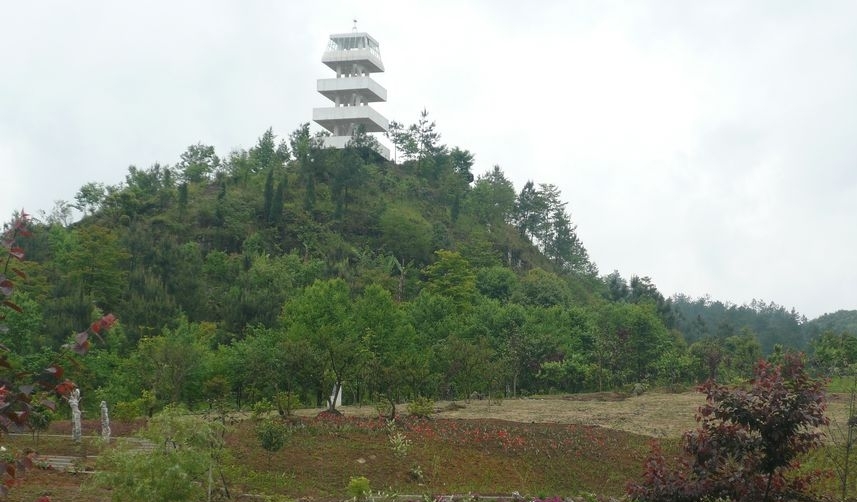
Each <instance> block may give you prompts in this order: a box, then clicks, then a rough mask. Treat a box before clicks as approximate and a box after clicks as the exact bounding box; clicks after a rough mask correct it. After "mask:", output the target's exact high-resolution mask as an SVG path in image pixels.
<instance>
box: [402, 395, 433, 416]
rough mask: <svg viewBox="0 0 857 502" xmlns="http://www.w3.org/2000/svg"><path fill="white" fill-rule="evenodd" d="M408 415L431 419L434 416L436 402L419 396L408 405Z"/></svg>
mask: <svg viewBox="0 0 857 502" xmlns="http://www.w3.org/2000/svg"><path fill="white" fill-rule="evenodd" d="M408 413H410V414H411V416H414V417H420V418H431V416H432V415H433V414H434V400H432V399H429V398H427V397H423V396H419V397H417V398H416V399H414V400H413V401H411V402H410V403H408Z"/></svg>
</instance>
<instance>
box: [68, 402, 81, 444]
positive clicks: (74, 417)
mask: <svg viewBox="0 0 857 502" xmlns="http://www.w3.org/2000/svg"><path fill="white" fill-rule="evenodd" d="M68 405H69V406H71V437H72V439H74V442H75V443H79V442H80V436H81V432H80V389H74V390H73V391H71V395H69V396H68Z"/></svg>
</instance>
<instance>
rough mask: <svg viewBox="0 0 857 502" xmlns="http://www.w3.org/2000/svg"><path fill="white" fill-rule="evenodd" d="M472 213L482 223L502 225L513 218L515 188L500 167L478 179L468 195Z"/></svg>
mask: <svg viewBox="0 0 857 502" xmlns="http://www.w3.org/2000/svg"><path fill="white" fill-rule="evenodd" d="M468 207H469V208H470V212H471V213H472V214H473V216H474V217H475V218H476V220H477V221H478V222H480V223H484V224H488V225H500V224H503V223H506V222H508V221H509V220H511V218H512V214H513V211H514V208H515V187H514V186H513V185H512V182H511V181H509V180H508V179H507V178H506V175H505V174H504V173H503V170H502V169H500V166H494V168H493V169H492V170H491V171H488V172H486V173H484V174H482V175H480V176H479V177H478V178H476V183H475V184H474V185H473V188H472V189H471V190H470V192H469V194H468Z"/></svg>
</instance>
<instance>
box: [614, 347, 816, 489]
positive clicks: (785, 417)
mask: <svg viewBox="0 0 857 502" xmlns="http://www.w3.org/2000/svg"><path fill="white" fill-rule="evenodd" d="M700 390H701V391H702V392H705V394H706V404H705V405H704V406H702V407H700V408H699V411H698V412H697V421H698V422H699V423H700V426H699V428H698V429H697V430H695V431H690V432H687V433H686V434H685V435H684V444H683V448H684V453H685V456H684V458H683V459H681V460H680V461H679V463H678V465H677V466H673V467H671V466H669V465H667V462H666V459H665V458H664V455H663V454H662V453H661V451H660V448H659V445H657V444H653V447H652V453H651V454H650V456H649V458H648V459H647V461H646V465H645V473H644V476H643V482H642V483H632V484H630V485H629V486H628V494H629V495H630V496H631V499H632V500H635V501H645V502H661V501H663V502H667V501H670V502H685V501H686V502H691V501H697V500H700V499H706V498H708V499H716V498H722V499H729V500H734V501H736V502H745V501H747V502H749V501H753V502H755V501H767V500H772V499H775V500H783V499H787V498H789V497H792V498H795V497H793V496H795V495H801V494H804V493H805V492H806V491H807V490H808V488H809V483H810V482H811V481H813V480H814V479H815V477H817V474H809V475H798V474H796V473H794V472H790V471H794V470H795V469H794V468H795V467H797V463H796V462H795V459H796V457H797V456H798V455H800V454H803V453H806V452H808V451H810V450H812V449H813V448H816V447H818V446H820V445H821V442H822V433H821V432H820V431H819V429H818V428H819V427H820V426H822V425H825V424H826V423H827V418H826V417H825V416H824V411H825V408H826V403H825V399H824V382H823V381H821V380H814V379H811V378H809V376H808V375H807V373H806V372H805V370H804V366H803V361H802V359H801V358H800V356H798V355H787V356H786V359H785V361H784V363H783V365H782V366H772V365H770V364H769V363H767V362H765V361H760V362H759V363H758V364H757V366H756V370H755V377H754V379H753V380H752V382H751V387H750V389H749V390H741V389H732V388H727V387H725V386H721V385H718V384H717V383H715V382H712V381H709V382H707V383H706V384H705V385H703V386H702V387H701V388H700Z"/></svg>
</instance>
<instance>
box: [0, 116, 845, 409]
mask: <svg viewBox="0 0 857 502" xmlns="http://www.w3.org/2000/svg"><path fill="white" fill-rule="evenodd" d="M392 131H393V132H392V140H393V142H394V145H395V152H396V158H397V161H398V162H390V161H386V160H383V159H380V158H378V157H377V155H375V154H374V151H373V150H372V148H371V145H372V141H374V140H373V139H372V138H370V137H367V136H365V135H360V134H358V135H357V136H355V138H354V140H353V141H352V145H351V147H349V148H346V149H344V150H334V149H324V148H321V147H320V143H319V141H318V138H317V137H313V136H312V135H311V134H310V132H309V126H308V124H304V125H302V126H300V127H299V128H298V129H297V130H295V131H294V132H292V133H291V134H289V135H288V137H287V138H285V139H278V138H277V137H276V136H275V135H274V134H273V132H272V131H271V130H268V131H266V132H265V133H264V134H263V135H262V136H261V137H260V138H259V140H258V142H257V144H256V145H255V146H253V147H252V148H250V149H249V150H246V151H245V150H239V151H234V152H231V153H230V154H229V155H227V156H226V157H225V158H223V159H221V158H219V157H218V156H217V155H216V153H215V151H214V148H212V147H210V146H206V145H202V144H197V145H193V146H190V147H189V148H188V149H187V151H186V152H185V153H183V154H182V155H181V158H180V159H179V160H178V161H177V162H176V163H175V164H174V165H171V166H168V165H159V164H155V165H153V166H151V167H149V168H148V169H140V168H137V167H135V166H131V167H129V168H128V172H127V175H126V178H125V182H124V183H122V184H120V185H117V186H105V185H103V184H102V183H99V182H91V183H87V184H86V185H84V186H83V187H81V188H80V190H79V192H78V193H77V195H76V197H75V201H74V203H73V204H72V203H69V204H66V205H59V206H58V208H57V209H56V210H55V211H54V212H53V213H52V214H50V215H45V217H44V218H42V219H41V220H40V221H37V222H36V223H34V225H33V228H32V236H30V237H27V238H22V239H21V246H22V247H23V248H25V249H26V250H27V259H28V261H27V262H25V263H24V265H23V268H24V269H25V271H26V272H27V274H28V276H29V279H28V280H27V281H26V282H23V281H22V282H21V283H20V284H19V286H18V288H17V289H16V290H15V293H14V295H15V298H14V299H15V303H16V304H17V305H20V306H21V307H22V312H10V313H9V315H8V316H7V319H6V320H5V323H6V325H7V329H6V331H5V332H4V333H0V338H2V341H3V343H4V344H5V345H6V346H7V347H9V348H10V349H11V351H12V352H13V353H14V354H16V355H17V356H18V359H17V360H16V361H14V364H15V365H17V366H19V367H21V368H24V369H39V368H44V367H45V366H46V361H50V360H51V359H52V357H53V356H54V353H55V352H56V351H57V350H59V348H60V347H61V346H62V345H63V344H66V343H67V342H69V339H70V336H71V333H70V332H69V329H70V328H69V327H70V326H86V325H88V324H89V323H90V321H91V320H92V319H96V318H98V317H99V316H100V315H102V314H103V313H105V312H112V313H114V314H115V315H116V317H117V318H118V319H119V320H120V323H119V325H117V326H116V327H115V328H114V330H113V331H112V332H111V333H110V336H109V337H108V339H107V340H106V343H104V344H96V345H95V346H94V350H93V351H92V352H91V353H90V354H89V355H88V356H87V358H86V361H85V365H80V366H75V367H70V368H68V369H67V371H68V373H69V374H68V376H69V377H70V378H72V379H73V380H75V381H76V382H77V383H78V384H79V385H80V386H81V387H82V389H83V395H84V396H93V398H91V399H87V400H85V401H84V404H85V405H87V406H90V407H94V406H95V405H96V403H98V402H99V401H100V400H102V399H103V400H106V401H108V402H110V403H121V404H122V405H124V406H126V408H129V409H132V410H138V411H139V412H141V413H142V412H146V413H151V412H152V411H153V410H155V409H157V408H160V407H161V406H163V405H165V404H167V403H178V402H182V403H185V404H187V405H190V406H192V407H199V406H205V403H211V402H213V401H215V400H222V399H228V400H229V401H230V402H232V403H234V405H235V406H237V407H238V408H241V407H245V406H247V405H251V404H253V403H259V402H263V401H268V402H271V403H274V405H275V406H277V407H279V408H281V410H282V411H283V412H284V413H285V412H287V411H288V410H289V409H290V408H291V407H293V406H295V405H296V404H297V403H303V404H304V405H321V404H323V403H325V402H326V400H327V396H328V395H329V394H330V392H331V389H332V388H334V386H338V385H342V386H343V399H344V401H345V402H347V403H368V402H379V401H385V402H389V403H390V404H395V403H397V402H400V401H403V400H406V399H412V398H415V397H417V396H426V397H431V398H435V399H461V398H467V397H470V396H472V395H474V396H475V395H480V396H482V395H488V394H492V395H505V396H513V395H522V394H533V393H551V392H580V391H606V390H610V389H619V388H626V389H631V388H633V387H635V386H636V387H638V388H645V386H646V385H662V386H669V387H675V388H678V387H682V386H686V385H690V384H694V383H697V382H699V381H701V380H703V379H705V378H706V377H709V376H717V377H719V378H721V379H743V378H747V377H749V376H750V374H751V371H752V366H753V364H754V363H755V361H756V360H758V359H759V358H760V357H762V356H763V355H771V357H774V358H776V357H781V356H782V354H783V353H784V352H785V351H787V350H789V349H805V348H807V347H808V342H809V340H810V336H811V335H819V339H822V338H821V337H820V331H818V330H816V331H815V332H810V331H808V330H807V329H806V325H807V323H806V320H805V319H803V318H802V317H801V316H800V315H799V314H797V313H796V312H794V311H793V310H792V311H788V310H786V309H785V308H783V307H780V306H778V305H776V304H774V303H765V302H758V303H753V304H751V305H745V306H740V307H739V306H734V305H724V304H722V303H720V302H713V301H711V300H709V299H700V300H693V299H690V298H687V297H682V296H679V297H676V298H672V299H666V298H664V296H663V295H662V294H661V293H660V292H659V291H658V290H657V288H656V286H655V285H654V284H653V283H652V281H651V280H650V279H649V278H647V277H630V278H628V279H625V278H623V277H622V276H621V275H620V274H619V272H613V273H610V274H608V275H603V276H602V275H600V274H599V271H598V269H597V267H596V265H595V263H594V262H593V260H592V259H591V257H590V256H589V255H588V253H587V251H586V249H585V247H584V245H583V243H582V242H581V241H580V239H579V238H578V237H577V234H576V227H575V224H574V223H573V219H572V215H571V213H570V211H569V208H568V205H567V203H566V202H563V200H562V194H561V193H560V191H559V189H558V188H557V187H556V186H554V185H551V184H549V183H541V182H535V181H530V182H528V183H527V184H525V185H524V186H523V187H521V188H520V190H518V189H516V188H515V187H514V186H513V184H512V183H511V182H510V181H509V180H508V178H506V176H505V174H504V172H503V170H502V168H500V167H499V166H494V167H493V168H492V169H490V170H488V171H486V172H483V173H473V165H474V155H473V154H472V153H471V152H469V151H467V150H464V149H461V148H458V147H448V146H445V145H443V144H442V143H441V142H440V135H439V133H438V132H437V131H436V128H435V124H434V122H431V121H430V119H429V118H428V116H427V114H426V113H425V112H424V113H423V114H422V115H421V117H420V118H419V119H418V121H417V122H416V123H414V124H412V125H410V126H407V127H405V126H403V125H401V124H394V127H393V129H392ZM72 208H76V209H77V210H78V211H80V212H82V214H83V218H82V219H81V220H80V221H78V222H75V223H70V221H69V220H70V215H71V209H72ZM827 336H828V342H825V343H826V344H827V345H826V346H839V345H841V342H842V340H843V339H844V338H843V337H847V336H848V335H847V334H845V333H843V332H831V333H828V335H827ZM837 344H839V345H837ZM837 354H838V353H837ZM831 357H832V356H831ZM849 357H850V356H849ZM841 361H843V359H842V357H840V356H839V355H837V356H836V357H832V359H831V358H829V359H828V360H824V361H822V362H821V363H820V364H819V365H818V367H819V368H820V369H822V370H824V371H827V370H829V369H830V368H832V367H834V366H837V365H839V364H840V362H841Z"/></svg>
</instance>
